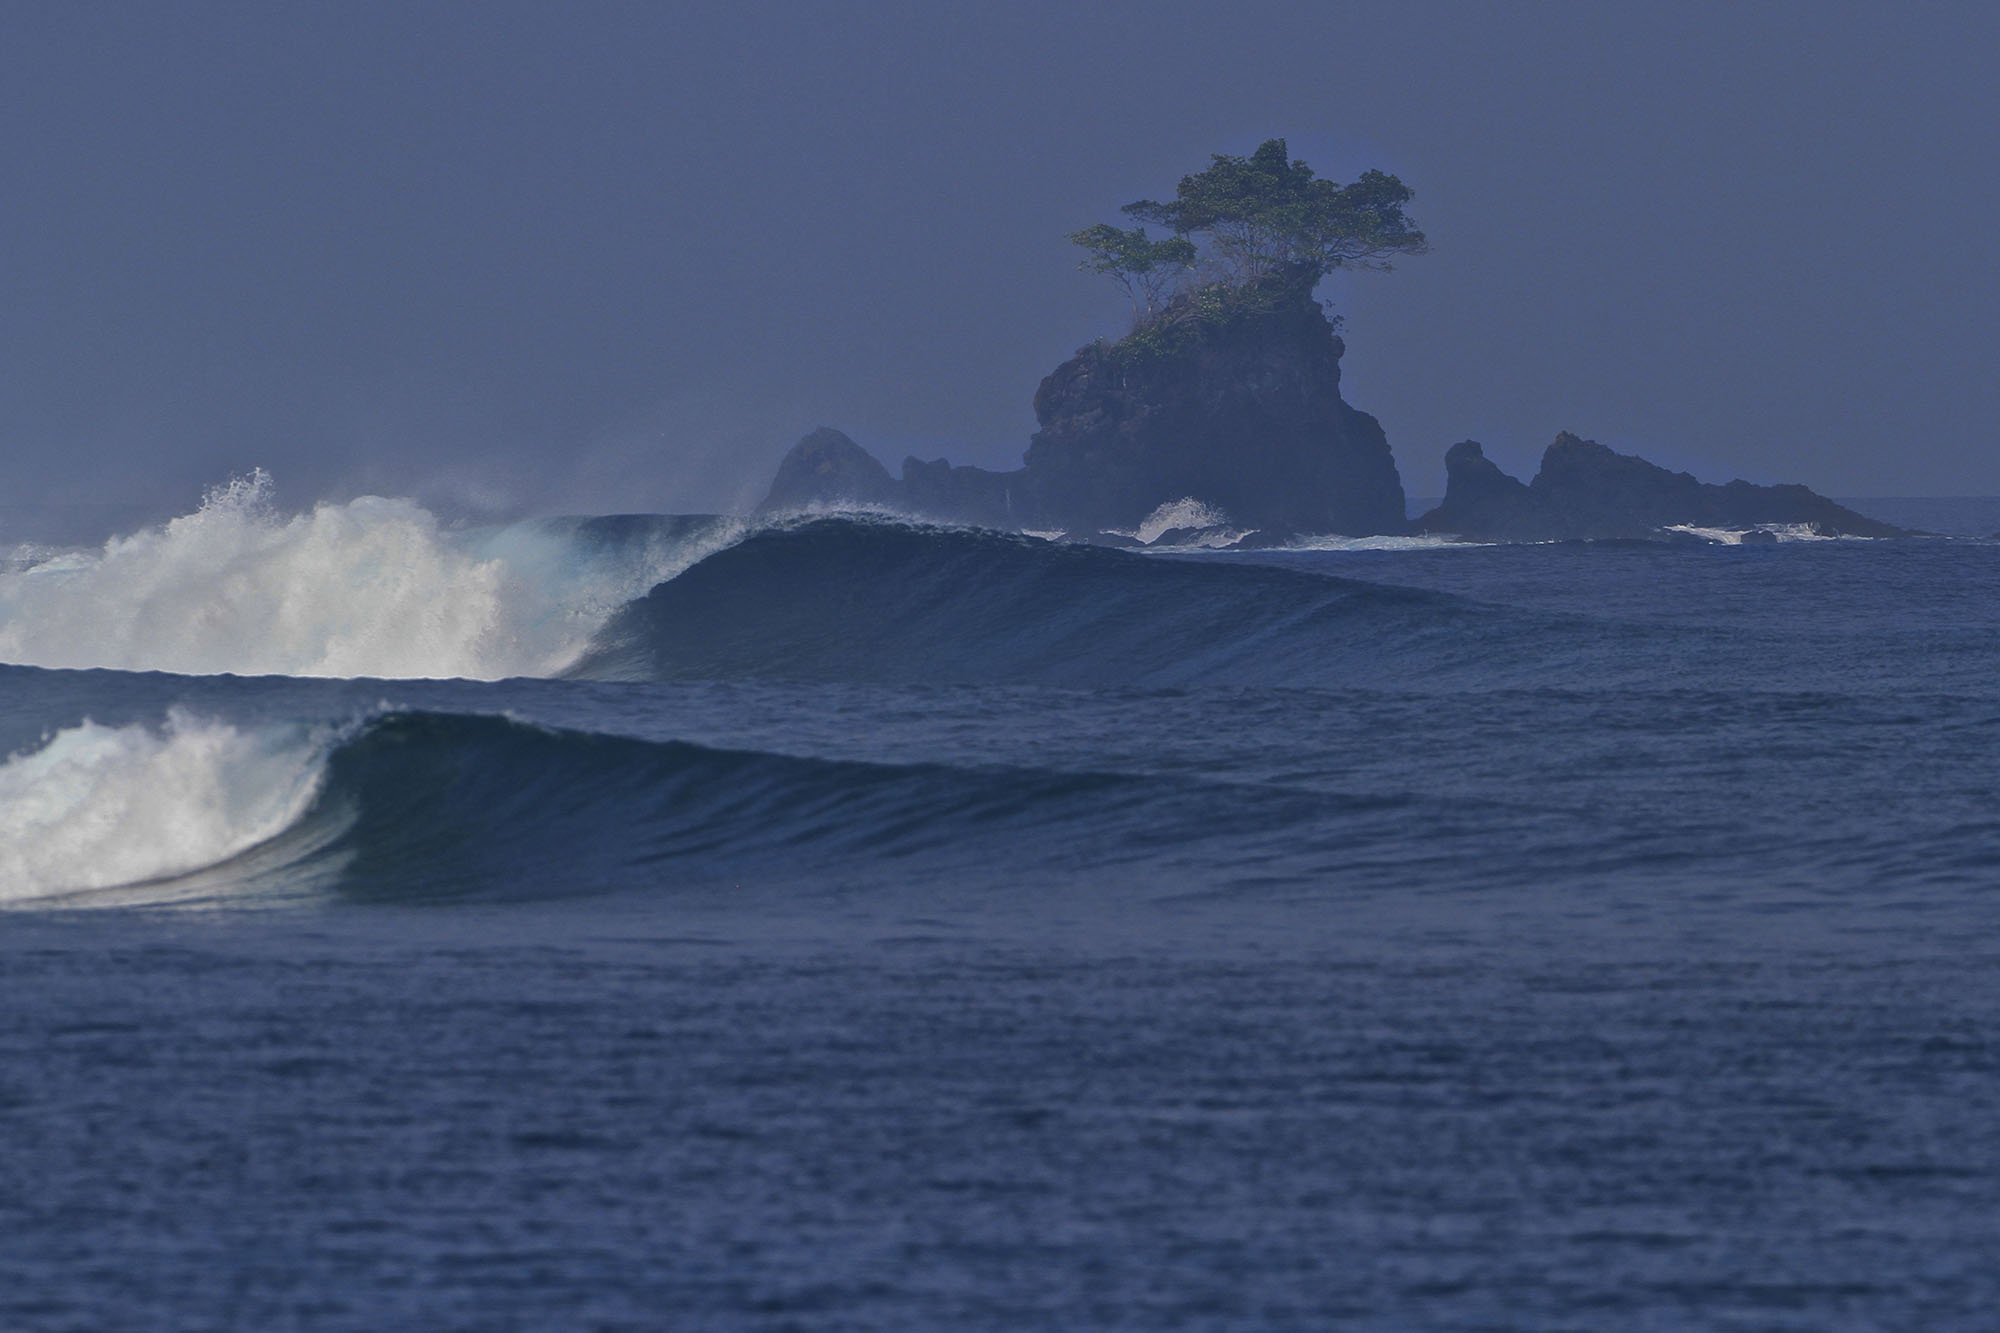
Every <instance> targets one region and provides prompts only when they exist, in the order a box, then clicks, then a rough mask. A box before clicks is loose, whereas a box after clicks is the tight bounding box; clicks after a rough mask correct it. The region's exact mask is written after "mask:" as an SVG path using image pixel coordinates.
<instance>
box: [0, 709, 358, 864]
mask: <svg viewBox="0 0 2000 1333" xmlns="http://www.w3.org/2000/svg"><path fill="white" fill-rule="evenodd" d="M335 739H336V736H335V731H334V729H333V728H330V727H309V726H304V725H299V724H286V725H279V726H266V727H256V728H247V729H246V728H238V727H235V726H232V725H230V724H228V723H224V722H217V721H212V720H205V719H202V718H199V717H196V716H194V715H193V714H191V713H188V712H186V711H185V710H181V709H173V710H170V711H169V712H168V714H167V718H166V722H165V725H164V726H163V727H161V728H159V729H158V730H155V729H153V728H150V727H146V726H137V725H135V726H125V727H107V726H101V725H99V724H97V723H94V722H88V721H86V722H83V723H81V724H79V725H77V726H73V727H66V728H64V729H63V730H61V731H58V732H56V733H55V734H54V735H53V736H52V737H50V739H49V740H48V742H47V743H46V744H45V745H43V746H42V747H41V748H39V749H37V750H34V751H31V752H28V753H25V754H17V755H15V756H13V757H12V758H9V759H8V760H6V762H5V763H4V764H0V902H5V903H19V902H25V901H33V900H37V899H44V898H48V897H51V896H55V895H60V894H65V893H75V892H82V891H86V890H91V889H104V888H110V887H113V886H117V885H124V884H137V883H141V882H145V881H149V880H160V879H166V878H169V877H172V876H176V875H184V874H187V873H189V872H191V871H195V870H200V869H202V868H204V867H207V866H212V865H216V864H219V863H220V862H223V861H226V860H228V859H229V858H231V857H233V856H236V855H238V854H240V853H242V852H245V851H247V850H249V849H250V848H252V847H255V846H257V845H258V844H259V843H262V842H266V841H268V840H269V839H271V838H274V837H276V836H277V835H278V834H280V833H282V832H283V831H284V830H285V829H287V828H288V827H290V826H291V825H292V824H294V823H295V822H297V821H298V820H299V819H300V818H301V817H302V816H303V815H304V814H305V813H306V811H307V809H308V808H309V807H310V806H311V805H312V802H313V800H314V798H315V797H316V796H317V795H318V793H319V789H320V784H321V781H322V777H323V774H324V772H325V764H326V757H327V755H328V753H329V751H330V749H331V746H332V744H333V743H334V741H335Z"/></svg>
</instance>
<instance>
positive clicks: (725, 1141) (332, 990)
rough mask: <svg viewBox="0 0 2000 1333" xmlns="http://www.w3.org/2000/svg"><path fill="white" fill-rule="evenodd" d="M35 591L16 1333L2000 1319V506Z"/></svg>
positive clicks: (3, 1299) (7, 828)
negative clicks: (1684, 533) (1603, 529)
mask: <svg viewBox="0 0 2000 1333" xmlns="http://www.w3.org/2000/svg"><path fill="white" fill-rule="evenodd" d="M1854 503H1855V504H1856V506H1857V507H1859V508H1862V509H1863V510H1864V511H1865V512H1870V513H1874V514H1879V515H1880V516H1881V517H1884V518H1886V519H1889V520H1890V521H1893V522H1898V523H1904V524H1911V525H1914V526H1918V527H1925V528H1928V529H1930V530H1932V531H1935V532H1940V533H1944V534H1947V535H1943V536H1937V537H1925V538H1916V539H1910V540H1901V541H1856V540H1817V539H1812V538H1811V537H1810V535H1809V534H1804V533H1796V534H1786V535H1787V537H1789V538H1792V539H1788V540H1782V541H1778V542H1775V543H1752V544H1734V543H1724V544H1697V543H1692V542H1691V543H1688V544H1666V543H1590V544H1583V543H1556V544H1548V545H1532V546H1463V545H1451V544H1446V543H1441V542H1437V541H1431V540H1415V539H1410V540H1401V539H1373V540H1361V541H1347V540H1340V539H1333V538H1329V539H1325V540H1321V541H1317V542H1307V543H1303V544H1301V545H1300V546H1298V547H1296V548H1291V549H1281V550H1271V551H1258V552H1247V553H1245V552H1233V551H1224V552H1203V551H1191V550H1190V551H1178V552H1165V553H1161V552H1145V553H1134V552H1128V551H1114V550H1104V549H1098V548H1084V547H1076V546H1064V545H1057V544H1051V543H1048V542H1042V541H1038V540H1033V539H1029V538H1023V537H1012V536H1002V535H999V534H993V533H980V532H970V531H962V530H953V529H945V528H937V527H928V526H924V525H919V524H910V523H905V522H898V521H896V520H893V519H890V518H887V517H883V516H874V517H869V516H846V517H842V516H819V517H799V518H794V519H791V520H787V521H784V522H779V523H773V524H764V525H758V524H752V523H749V522H746V521H744V520H739V519H731V518H723V517H714V516H645V515H625V516H610V517H599V518H573V519H536V520H527V521H523V522H518V523H512V524H506V525H490V526H480V525H476V524H460V523H450V522H445V521H443V520H441V519H440V518H438V517H437V516H435V515H433V514H431V513H429V512H427V511H426V510H424V509H423V508H422V507H420V506H418V505H416V504H414V503H412V502H409V501H399V500H386V499H364V500H356V501H353V502H350V503H346V504H328V505H322V506H320V507H318V508H316V509H313V510H310V511H307V512H303V513H288V512H285V511H281V510H278V509H276V508H274V507H273V505H272V503H271V500H270V497H269V494H268V488H267V485H266V483H265V482H264V481H263V479H261V478H258V477H252V478H249V479H244V480H242V481H239V482H237V483H233V484H232V485H231V486H228V487H224V488H221V489H219V490H218V491H216V492H214V493H213V494H211V496H210V497H209V499H208V501H207V503H206V504H205V505H204V506H203V507H202V508H201V510H200V511H199V512H196V513H192V514H188V515H184V516H182V517H180V518H177V519H175V520H173V521H172V522H171V523H168V524H165V525H162V526H157V527H153V528H148V529H144V530H141V531H138V532H135V533H132V534H130V535H127V536H124V537H120V538H118V539H115V540H113V541H111V542H109V543H106V544H103V545H90V546H75V545H56V544H50V543H47V542H41V543H37V542H34V541H25V542H16V543H15V544H13V545H11V546H10V545H8V544H7V543H8V541H9V540H10V539H9V537H8V533H7V531H6V530H5V529H4V528H0V662H3V663H7V664H8V665H0V755H5V756H7V757H6V758H5V760H4V763H0V905H4V906H5V907H6V908H7V909H9V910H8V911H7V912H6V914H5V915H4V916H0V1327H4V1328H6V1329H10V1330H15V1329H18V1330H114V1329H145V1330H163V1329H215V1328H246V1329H259V1330H281V1329H315V1330H317V1329H326V1330H349V1329H352V1330H379V1329H384V1328H426V1329H482V1330H487V1329H546V1328H564V1329H653V1328H663V1327H669V1328H698V1329H710V1328H712V1329H756V1330H766V1329H768V1330H778V1329H813V1330H826V1329H857V1330H859V1329H871V1330H872V1329H908V1330H917V1329H940V1328H952V1329H1010V1330H1011V1329H1023V1328H1065V1329H1067V1328H1145V1329H1223V1328H1246V1329H1248V1328H1256V1329H1266V1328H1269V1329H1278V1328H1300V1329H1306V1328H1313V1329H1318V1328H1326V1327H1332V1326H1339V1327H1351V1328H1357V1329H1413V1328H1422V1329H1503V1328H1504V1329H1513V1328H1521V1329H1592V1330H1595V1329H1605V1328H1619V1329H1668V1328H1676V1329H1677V1328H1686V1327H1702V1328H1715V1329H1801V1330H1804V1329H1813V1330H1824V1329H1833V1328H1849V1327H1852V1328H1881V1327H1905V1328H1914V1327H1921V1328H1927V1329H1944V1328H1968V1329H1970V1328H1985V1327H1990V1326H1991V1322H1992V1318H1993V1315H1992V1311H1993V1310H1994V1309H1996V1308H2000V1026H1996V1019H2000V540H1996V539H1995V537H1994V535H1993V534H1996V533H2000V501H1973V500H1949V501H1923V500H1907V501H1893V502H1892V501H1883V502H1879V503H1878V502H1871V501H1857V502H1854Z"/></svg>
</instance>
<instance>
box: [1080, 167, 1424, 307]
mask: <svg viewBox="0 0 2000 1333" xmlns="http://www.w3.org/2000/svg"><path fill="white" fill-rule="evenodd" d="M1410 198H1411V190H1410V188H1409V187H1408V186H1407V185H1404V184H1403V182H1402V181H1400V180H1398V179H1397V178H1396V177H1394V176H1392V175H1389V174H1388V173H1386V172H1382V171H1368V172H1364V173H1362V175H1361V176H1360V177H1359V178H1358V179H1357V180H1355V181H1354V182H1353V183H1352V184H1350V185H1341V184H1339V183H1338V182H1335V181H1331V180H1322V179H1320V178H1318V177H1317V176H1315V175H1314V173H1313V169H1312V168H1311V167H1309V166H1307V165H1306V164H1305V163H1304V162H1302V161H1298V160H1295V159H1291V158H1289V157H1288V156H1287V151H1286V145H1285V141H1284V140H1283V139H1267V140H1265V141H1264V142H1263V143H1262V144H1261V145H1259V146H1258V148H1257V151H1256V152H1254V153H1252V154H1250V156H1248V157H1234V156H1231V155H1228V154H1225V153H1217V154H1214V155H1213V156H1212V158H1211V161H1210V164H1209V167H1208V169H1207V170H1205V171H1200V172H1196V173H1195V174H1193V175H1190V176H1183V177H1182V178H1181V182H1180V186H1179V188H1178V190H1177V191H1176V193H1175V196H1174V198H1173V199H1172V200H1171V201H1169V202H1166V203H1161V202H1159V201H1157V200H1153V199H1141V200H1138V201H1137V202H1135V203H1130V204H1127V205H1126V206H1125V209H1124V211H1125V213H1126V214H1127V215H1128V216H1130V217H1133V218H1135V219H1137V220H1139V221H1140V222H1150V223H1153V224H1155V225H1158V226H1162V227H1165V228H1167V229H1168V230H1169V231H1171V232H1172V233H1173V236H1172V238H1171V239H1169V240H1164V241H1154V240H1151V239H1150V238H1148V237H1147V235H1146V229H1145V228H1144V227H1143V226H1142V227H1134V228H1131V229H1129V230H1127V229H1121V228H1118V227H1113V226H1111V225H1109V224H1107V223H1099V224H1097V225H1096V226H1094V227H1087V228H1085V229H1084V230H1082V231H1079V232H1072V233H1071V234H1070V237H1069V239H1070V240H1072V241H1074V242H1075V243H1076V244H1078V245H1080V246H1083V247H1084V248H1085V249H1086V250H1088V251H1089V252H1090V258H1088V259H1086V260H1085V261H1084V262H1083V263H1082V264H1080V265H1079V266H1078V267H1080V268H1082V269H1084V270H1086V271H1088V272H1093V273H1104V274H1107V275H1109V276H1110V277H1112V278H1113V279H1114V280H1116V281H1118V283H1119V284H1120V285H1121V286H1123V287H1124V288H1125V290H1126V291H1127V293H1128V294H1130V295H1131V296H1132V298H1133V304H1134V307H1135V308H1137V307H1139V306H1141V304H1142V301H1141V298H1142V297H1143V313H1144V314H1145V315H1147V316H1151V315H1153V314H1154V313H1155V312H1156V311H1157V310H1159V309H1160V306H1161V297H1162V296H1163V295H1179V296H1183V297H1187V298H1189V299H1190V300H1192V299H1193V298H1196V297H1199V296H1201V295H1202V293H1204V292H1205V291H1206V290H1207V289H1208V288H1210V287H1219V288H1222V289H1235V290H1237V291H1238V292H1239V293H1240V292H1244V291H1247V290H1248V289H1249V288H1251V287H1253V286H1256V285H1258V284H1261V283H1263V282H1265V281H1266V280H1267V279H1272V278H1280V279H1286V280H1291V281H1296V282H1298V283H1299V284H1300V285H1302V286H1304V287H1306V288H1308V289H1310V288H1311V287H1313V286H1316V285H1317V284H1318V283H1319V280H1320V279H1321V278H1323V277H1325V276H1326V275H1327V274H1328V273H1330V272H1332V271H1333V270H1334V269H1337V268H1367V269H1388V268H1389V267H1390V259H1391V258H1392V257H1394V256H1396V255H1406V254H1422V253H1423V252H1424V250H1425V249H1426V248H1427V243H1426V241H1425V239H1424V234H1423V232H1421V231H1419V230H1418V229H1417V227H1416V225H1415V224H1414V223H1412V222H1411V221H1410V219H1409V217H1408V216H1407V215H1406V214H1405V213H1404V212H1403V205H1405V204H1407V203H1408V202H1409V201H1410ZM1204 276H1205V277H1206V279H1207V280H1206V281H1203V280H1202V278H1203V277H1204Z"/></svg>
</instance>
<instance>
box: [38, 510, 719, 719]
mask: <svg viewBox="0 0 2000 1333" xmlns="http://www.w3.org/2000/svg"><path fill="white" fill-rule="evenodd" d="M620 523H621V520H619V519H598V520H535V521H530V522H526V523H519V524H514V525H511V526H508V527H505V528H497V529H472V530H454V529H450V528H447V527H446V525H444V524H442V523H441V522H440V521H439V520H438V519H437V518H436V517H435V516H434V515H432V514H431V513H429V512H428V511H426V510H425V509H424V508H423V507H422V506H420V505H418V504H416V503H415V502H414V501H410V500H395V499H383V498H381V497H376V496H367V497H363V498H361V499H357V500H352V501H349V502H347V503H344V504H321V505H318V506H316V507H314V508H313V509H312V510H311V511H309V512H306V513H300V514H290V515H288V514H284V513H281V512H279V511H278V510H276V509H275V508H274V507H273V506H272V504H271V481H270V478H269V477H268V476H267V475H266V474H265V473H263V472H262V471H258V472H255V473H252V474H251V475H250V476H248V477H243V478H238V479H237V480H235V481H232V482H231V483H229V484H228V485H227V486H222V487H218V488H217V489H215V490H213V491H211V492H210V493H209V494H208V496H207V497H206V499H205V500H204V501H203V503H202V505H201V508H200V509H199V510H197V511H196V512H195V513H192V514H187V515H184V516H182V517H180V518H176V519H174V520H173V521H172V522H170V523H168V524H166V525H165V526H164V527H160V528H155V529H148V530H146V531H143V532H139V533H136V534H133V535H131V536H127V537H120V538H115V539H113V540H112V541H110V542H107V543H106V544H105V545H104V546H103V547H102V548H101V549H99V550H94V551H81V552H69V553H66V554H61V555H53V556H48V557H47V558H42V559H37V560H33V561H23V562H18V563H17V564H16V566H15V567H13V568H5V567H0V661H7V662H14V663H19V664H22V665H28V666H42V667H112V668H118V669H123V670H137V671H174V672H182V673H187V674H200V675H211V674H221V673H234V674H237V675H294V676H384V677H426V676H428V677H449V676H457V677H467V678H473V679H488V680H490V679H498V678H501V677H505V676H545V675H551V674H554V673H555V672H557V671H560V670H561V669H562V668H563V667H564V666H565V665H567V664H568V663H569V662H570V661H571V660H573V659H574V658H575V657H576V656H577V654H578V653H579V652H580V651H581V650H582V649H583V647H584V646H585V645H586V644H587V643H588V642H589V640H590V637H591V634H592V633H593V632H594V631H595V630H596V628H597V627H598V626H599V625H600V624H602V623H603V621H604V620H605V618H606V617H608V616H609V615H610V614H611V613H612V612H613V611H615V610H616V609H617V608H618V607H619V606H620V605H622V604H623V603H624V602H625V601H627V600H629V599H630V598H632V597H635V596H637V595H639V594H640V593H643V592H644V591H645V590H646V589H647V588H649V587H651V586H652V585H653V584H655V583H657V582H659V581H660V580H661V579H663V578H669V577H671V576H672V575H673V574H674V573H676V572H678V571H679V570H680V569H682V568H685V567H686V566H687V565H688V564H689V563H691V562H692V561H694V560H696V559H699V558H700V557H701V556H702V555H703V554H705V553H707V552H708V551H710V550H713V549H715V547H716V546H719V545H722V544H725V543H726V542H728V541H730V540H733V539H734V538H735V536H736V535H738V532H739V527H738V525H736V524H734V523H732V522H729V521H727V520H720V519H687V520H654V521H651V522H650V524H647V525H642V526H637V527H635V526H634V525H633V524H632V523H630V522H625V526H624V527H622V528H621V527H620V526H619V524H620ZM23 566H25V567H23Z"/></svg>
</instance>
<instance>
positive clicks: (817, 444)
mask: <svg viewBox="0 0 2000 1333" xmlns="http://www.w3.org/2000/svg"><path fill="white" fill-rule="evenodd" d="M901 500H902V488H901V487H900V486H898V485H897V484H896V479H895V478H894V477H891V476H890V475H889V469H887V468H885V467H883V466H882V465H881V464H880V463H878V462H877V461H875V457H874V455H872V454H870V453H869V452H868V451H867V450H866V449H863V448H862V447H861V446H860V445H858V444H856V443H855V442H854V441H853V440H850V439H848V438H847V437H846V436H845V435H843V434H841V433H840V432H839V431H837V430H834V429H833V428H831V427H829V426H821V427H820V428H819V429H818V430H815V431H813V432H812V433H811V434H810V435H808V436H806V437H805V438H804V439H802V440H800V441H799V442H798V443H797V444H795V445H793V446H792V449H791V452H790V453H788V454H786V455H785V457H784V460H783V461H782V462H780V463H779V464H778V475H777V476H776V477H774V478H772V480H771V490H770V493H769V494H768V495H766V496H765V497H764V502H763V503H762V504H760V505H758V506H757V512H758V513H760V514H768V513H773V512H777V511H781V510H787V509H803V508H805V507H807V506H810V505H857V506H875V505H882V506H897V505H899V504H900V502H901Z"/></svg>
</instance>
